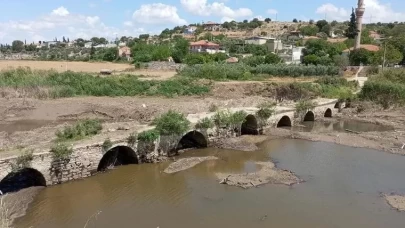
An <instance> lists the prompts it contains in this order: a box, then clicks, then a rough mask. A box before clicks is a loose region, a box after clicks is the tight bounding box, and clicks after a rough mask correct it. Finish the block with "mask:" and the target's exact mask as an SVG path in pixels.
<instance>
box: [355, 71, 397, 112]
mask: <svg viewBox="0 0 405 228" xmlns="http://www.w3.org/2000/svg"><path fill="white" fill-rule="evenodd" d="M359 97H360V98H361V99H363V100H368V101H374V102H376V103H377V104H380V105H382V106H383V107H384V108H386V109H387V108H389V107H391V106H396V105H404V104H405V70H402V69H396V70H387V71H384V72H383V73H381V74H379V75H376V76H372V77H370V78H369V80H368V81H367V82H366V83H365V84H364V86H363V88H362V90H361V93H360V95H359Z"/></svg>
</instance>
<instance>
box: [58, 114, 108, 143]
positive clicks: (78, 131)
mask: <svg viewBox="0 0 405 228" xmlns="http://www.w3.org/2000/svg"><path fill="white" fill-rule="evenodd" d="M102 129H103V127H102V125H101V121H100V120H97V119H86V120H80V121H78V122H77V123H76V124H75V125H73V126H67V127H65V128H64V129H63V130H62V131H57V132H56V136H57V140H58V141H66V140H78V139H82V138H84V137H87V136H93V135H97V134H98V133H100V132H101V130H102Z"/></svg>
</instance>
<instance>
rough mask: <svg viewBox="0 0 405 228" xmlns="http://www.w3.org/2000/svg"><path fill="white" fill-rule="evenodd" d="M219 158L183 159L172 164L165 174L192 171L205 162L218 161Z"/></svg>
mask: <svg viewBox="0 0 405 228" xmlns="http://www.w3.org/2000/svg"><path fill="white" fill-rule="evenodd" d="M217 159H218V158H217V157H214V156H208V157H192V158H181V159H180V160H178V161H176V162H174V163H172V164H170V165H169V167H167V168H166V169H165V170H164V171H163V172H165V173H167V174H172V173H177V172H180V171H183V170H186V169H190V168H192V167H194V166H196V165H198V164H200V163H202V162H204V161H210V160H217Z"/></svg>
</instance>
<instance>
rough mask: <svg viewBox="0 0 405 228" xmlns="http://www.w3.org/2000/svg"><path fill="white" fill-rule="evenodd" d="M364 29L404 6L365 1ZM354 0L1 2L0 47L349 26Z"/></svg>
mask: <svg viewBox="0 0 405 228" xmlns="http://www.w3.org/2000/svg"><path fill="white" fill-rule="evenodd" d="M364 1H365V4H366V15H365V21H364V22H365V23H369V22H378V21H382V22H390V21H405V0H389V1H388V0H364ZM356 5H357V0H306V1H304V0H283V1H281V0H148V1H147V0H135V1H128V0H59V1H55V0H53V1H50V0H37V1H33V0H0V6H1V8H2V10H1V13H0V43H6V42H7V43H11V41H12V40H14V39H20V40H25V39H26V40H27V42H31V41H35V42H37V41H38V40H53V39H54V37H58V38H61V37H62V36H65V37H70V38H71V39H73V38H78V37H82V38H90V37H93V36H104V37H108V38H110V39H112V38H115V36H119V37H120V36H123V35H127V36H137V35H139V34H142V33H154V34H155V33H160V31H161V30H162V29H164V28H172V27H174V26H176V25H184V24H190V23H197V22H204V21H216V22H224V21H227V20H237V21H240V20H243V19H252V18H255V17H257V18H263V19H264V18H266V17H270V18H272V19H275V18H276V15H277V18H278V20H281V21H292V19H293V18H297V19H298V20H309V19H314V20H318V19H324V18H325V17H326V19H327V20H328V21H332V20H338V21H343V20H348V19H349V15H350V13H351V8H352V7H355V6H356Z"/></svg>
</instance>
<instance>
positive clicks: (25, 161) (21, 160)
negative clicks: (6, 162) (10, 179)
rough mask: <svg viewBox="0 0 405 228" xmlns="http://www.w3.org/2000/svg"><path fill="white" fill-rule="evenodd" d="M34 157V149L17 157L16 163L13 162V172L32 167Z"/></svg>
mask: <svg viewBox="0 0 405 228" xmlns="http://www.w3.org/2000/svg"><path fill="white" fill-rule="evenodd" d="M33 159H34V154H33V152H32V151H28V152H27V151H26V152H24V153H22V154H21V155H19V156H18V157H17V159H16V162H15V164H11V170H12V172H18V171H19V170H21V169H24V168H28V167H30V166H31V161H32V160H33Z"/></svg>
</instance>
